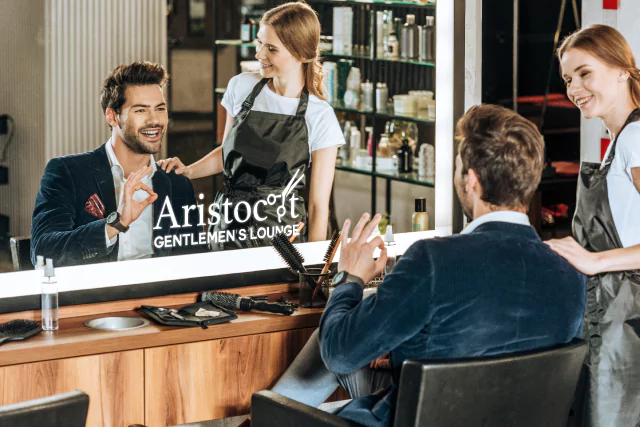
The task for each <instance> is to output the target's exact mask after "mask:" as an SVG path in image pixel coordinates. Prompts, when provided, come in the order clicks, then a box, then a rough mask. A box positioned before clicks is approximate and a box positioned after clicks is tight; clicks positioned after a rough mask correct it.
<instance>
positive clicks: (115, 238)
mask: <svg viewBox="0 0 640 427" xmlns="http://www.w3.org/2000/svg"><path fill="white" fill-rule="evenodd" d="M104 240H105V242H106V243H107V249H109V248H110V247H111V246H113V245H115V244H116V242H117V241H118V235H117V234H116V235H115V236H113V237H112V238H111V239H109V232H108V231H107V225H106V224H105V226H104Z"/></svg>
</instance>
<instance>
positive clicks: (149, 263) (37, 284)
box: [0, 230, 447, 298]
mask: <svg viewBox="0 0 640 427" xmlns="http://www.w3.org/2000/svg"><path fill="white" fill-rule="evenodd" d="M446 233H447V230H436V231H424V232H414V233H400V234H397V235H396V236H395V239H396V243H397V248H398V253H399V254H402V253H404V251H405V250H406V249H407V248H408V247H409V246H411V244H413V243H414V242H415V241H417V240H421V239H428V238H433V237H436V236H445V235H447V234H446ZM328 244H329V242H328V241H325V242H313V243H302V244H297V245H295V246H296V247H297V248H298V249H299V251H300V253H301V254H302V256H303V257H304V259H305V261H306V262H305V264H307V265H314V264H321V263H322V262H323V261H322V258H323V257H324V254H325V252H326V250H327V246H328ZM339 259H340V256H339V252H338V254H337V255H336V257H335V258H334V262H337V261H338V260H339ZM286 267H287V266H286V265H285V263H284V262H283V261H282V260H281V259H280V257H279V256H278V255H277V254H276V252H275V250H274V249H273V248H271V247H263V248H252V249H242V250H238V251H224V252H212V253H205V254H195V255H181V256H172V257H164V258H150V259H143V260H136V261H120V262H111V263H102V264H92V265H82V266H75V267H62V268H57V269H56V280H57V282H58V292H69V291H82V290H89V289H100V288H112V287H116V286H128V285H136V284H141V283H154V282H166V281H171V280H181V279H188V278H198V277H212V276H222V275H226V274H238V273H249V272H256V271H265V270H274V269H280V268H286ZM42 276H43V272H42V271H23V272H16V273H4V274H2V275H1V276H0V298H11V297H20V296H28V295H37V294H40V293H41V282H42ZM233 285H234V284H233V283H230V284H229V287H232V286H233Z"/></svg>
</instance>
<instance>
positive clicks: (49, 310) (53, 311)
mask: <svg viewBox="0 0 640 427" xmlns="http://www.w3.org/2000/svg"><path fill="white" fill-rule="evenodd" d="M55 279H56V273H55V270H54V269H53V260H52V259H51V258H47V265H46V267H45V268H44V280H43V281H42V299H41V302H42V329H43V330H45V331H57V330H58V282H56V280H55Z"/></svg>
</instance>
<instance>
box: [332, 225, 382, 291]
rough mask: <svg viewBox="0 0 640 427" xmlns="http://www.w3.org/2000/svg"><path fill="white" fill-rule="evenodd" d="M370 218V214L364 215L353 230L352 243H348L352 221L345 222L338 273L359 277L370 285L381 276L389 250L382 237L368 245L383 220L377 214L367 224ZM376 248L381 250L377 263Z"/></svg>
mask: <svg viewBox="0 0 640 427" xmlns="http://www.w3.org/2000/svg"><path fill="white" fill-rule="evenodd" d="M369 216H370V215H369V213H365V214H364V215H362V217H361V218H360V221H358V224H356V226H355V228H354V229H353V234H352V235H351V241H348V239H349V228H350V227H351V220H349V219H347V220H346V221H345V222H344V226H343V227H342V235H341V237H340V238H341V244H340V262H339V263H338V271H347V272H349V274H353V275H354V276H358V277H359V278H361V279H362V280H363V281H364V283H369V282H370V281H371V280H372V279H373V278H374V277H377V276H379V275H380V274H381V273H382V269H383V268H384V266H385V264H386V262H387V250H386V248H385V247H384V242H383V241H382V238H381V237H380V236H378V237H376V238H375V239H373V240H371V241H370V242H368V243H367V240H368V239H369V236H371V232H372V231H373V229H374V228H376V227H377V226H378V223H379V222H380V218H381V216H380V214H377V215H376V216H374V217H373V219H372V220H371V222H370V223H369V224H367V221H368V220H369ZM365 224H367V225H366V226H365ZM376 248H380V256H379V257H378V260H377V261H374V259H373V252H374V251H375V249H376Z"/></svg>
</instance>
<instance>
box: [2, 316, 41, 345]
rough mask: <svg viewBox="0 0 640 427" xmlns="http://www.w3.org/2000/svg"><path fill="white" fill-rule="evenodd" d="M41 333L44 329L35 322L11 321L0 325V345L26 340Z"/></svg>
mask: <svg viewBox="0 0 640 427" xmlns="http://www.w3.org/2000/svg"><path fill="white" fill-rule="evenodd" d="M40 332H42V328H41V327H40V324H39V323H38V322H36V321H34V320H22V319H18V320H10V321H8V322H7V323H4V324H2V325H0V344H3V343H4V342H6V341H18V340H24V339H27V338H29V337H32V336H34V335H35V334H37V333H40Z"/></svg>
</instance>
